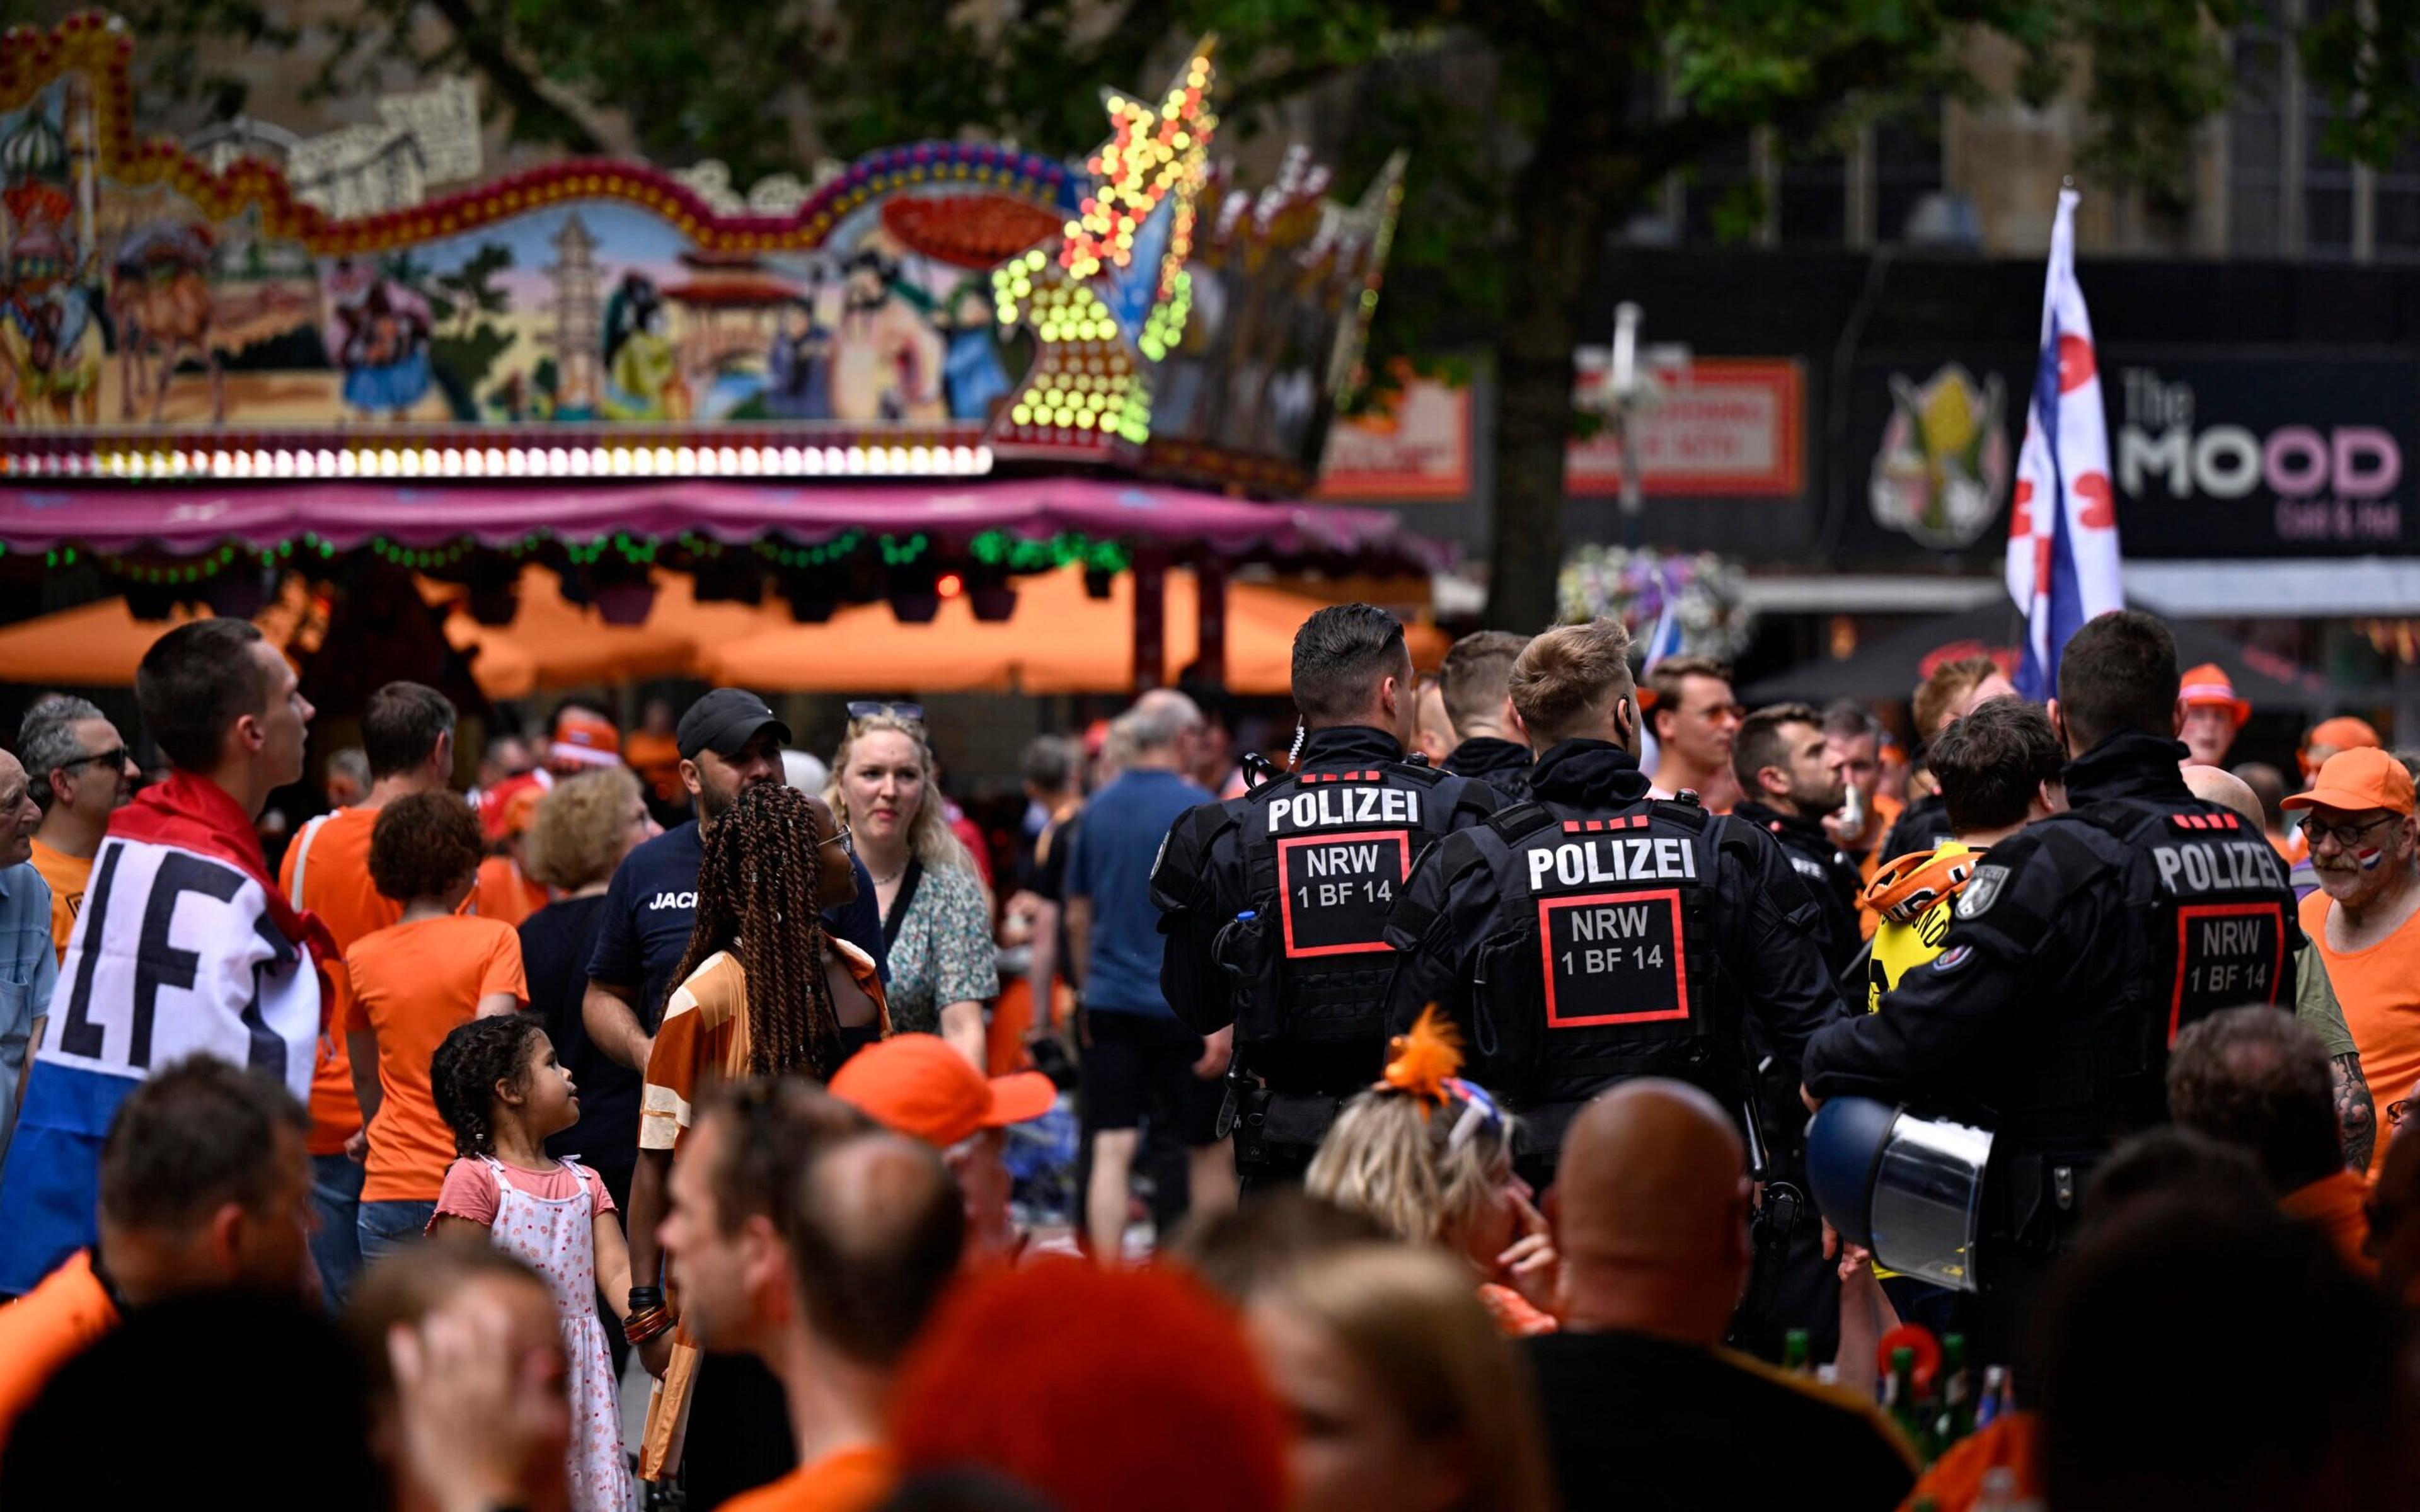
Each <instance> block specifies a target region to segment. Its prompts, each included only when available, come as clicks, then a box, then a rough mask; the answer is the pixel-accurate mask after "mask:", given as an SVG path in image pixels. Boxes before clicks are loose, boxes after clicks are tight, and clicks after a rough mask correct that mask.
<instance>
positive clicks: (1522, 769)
mask: <svg viewBox="0 0 2420 1512" xmlns="http://www.w3.org/2000/svg"><path fill="white" fill-rule="evenodd" d="M1445 769H1446V770H1447V771H1449V772H1451V773H1453V774H1454V775H1455V776H1456V777H1475V778H1477V779H1480V780H1481V781H1482V782H1484V783H1486V784H1487V785H1488V786H1489V787H1492V788H1494V789H1495V790H1496V792H1497V796H1499V797H1501V798H1503V799H1504V801H1506V802H1507V803H1518V802H1520V801H1521V800H1522V799H1523V798H1526V797H1528V795H1529V772H1530V764H1529V748H1528V747H1527V746H1523V745H1518V744H1515V743H1514V742H1512V741H1510V740H1498V739H1497V738H1496V737H1495V736H1494V735H1473V736H1471V737H1470V738H1469V739H1468V740H1466V741H1464V742H1463V743H1462V744H1461V745H1459V746H1456V747H1455V748H1453V752H1452V754H1450V755H1449V756H1448V757H1446V759H1445Z"/></svg>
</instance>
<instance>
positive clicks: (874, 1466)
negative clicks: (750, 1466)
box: [722, 1443, 899, 1512]
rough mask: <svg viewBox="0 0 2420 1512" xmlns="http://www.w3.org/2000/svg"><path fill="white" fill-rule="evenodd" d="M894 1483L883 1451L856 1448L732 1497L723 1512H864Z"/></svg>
mask: <svg viewBox="0 0 2420 1512" xmlns="http://www.w3.org/2000/svg"><path fill="white" fill-rule="evenodd" d="M898 1479H899V1466H898V1464H897V1463H896V1462H895V1461H894V1460H892V1458H891V1451H890V1450H889V1449H888V1448H886V1447H884V1446H883V1445H881V1444H878V1443H868V1444H861V1445H859V1446H858V1447H857V1448H854V1449H843V1450H840V1451H839V1452H837V1453H834V1454H828V1455H826V1456H824V1457H823V1458H821V1459H818V1460H816V1461H815V1462H814V1464H812V1465H800V1466H799V1468H798V1469H796V1470H794V1471H792V1472H790V1473H788V1474H786V1475H784V1476H783V1477H782V1478H781V1479H780V1480H777V1481H774V1482H772V1483H771V1484H770V1485H767V1486H759V1487H757V1488H756V1489H754V1490H752V1491H749V1492H746V1493H744V1494H742V1495H739V1496H735V1497H733V1498H732V1499H731V1500H730V1501H728V1502H725V1503H723V1504H722V1506H723V1512H864V1509H865V1508H867V1507H870V1506H873V1505H875V1504H877V1503H879V1502H880V1501H881V1500H882V1499H883V1498H884V1497H886V1496H889V1495H890V1494H891V1489H892V1486H893V1485H894V1484H896V1483H897V1481H898Z"/></svg>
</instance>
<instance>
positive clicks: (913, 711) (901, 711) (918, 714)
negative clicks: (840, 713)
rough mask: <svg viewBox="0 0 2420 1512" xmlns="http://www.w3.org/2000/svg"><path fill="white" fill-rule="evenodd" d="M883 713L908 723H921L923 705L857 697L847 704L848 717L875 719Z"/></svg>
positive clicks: (922, 719)
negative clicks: (884, 701)
mask: <svg viewBox="0 0 2420 1512" xmlns="http://www.w3.org/2000/svg"><path fill="white" fill-rule="evenodd" d="M885 715H888V716H889V717H892V718H893V719H905V720H907V722H908V723H909V724H923V722H924V705H923V704H922V703H883V702H876V700H873V699H858V700H856V701H854V702H851V703H850V704H849V706H848V717H850V718H852V719H875V718H880V717H883V716H885Z"/></svg>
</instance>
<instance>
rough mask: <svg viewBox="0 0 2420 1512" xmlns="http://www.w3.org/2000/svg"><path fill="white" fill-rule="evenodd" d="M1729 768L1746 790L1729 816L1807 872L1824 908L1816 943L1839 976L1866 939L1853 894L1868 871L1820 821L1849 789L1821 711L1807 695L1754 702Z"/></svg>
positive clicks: (1862, 886)
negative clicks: (1828, 745) (1830, 749)
mask: <svg viewBox="0 0 2420 1512" xmlns="http://www.w3.org/2000/svg"><path fill="white" fill-rule="evenodd" d="M1731 768H1732V770H1733V772H1734V773H1736V774H1737V776H1738V778H1739V785H1740V791H1741V793H1743V794H1745V797H1743V798H1742V799H1741V800H1740V803H1739V806H1738V807H1737V808H1735V809H1733V810H1731V812H1732V814H1733V816H1734V817H1737V818H1740V819H1744V820H1745V821H1746V822H1747V823H1749V824H1752V825H1757V826H1758V827H1759V828H1761V829H1763V830H1766V831H1768V832H1769V833H1770V834H1771V835H1772V836H1773V838H1774V840H1775V841H1777V842H1779V844H1780V846H1781V851H1782V854H1783V855H1785V856H1789V857H1790V866H1791V870H1792V871H1794V872H1797V873H1798V874H1799V876H1801V877H1803V878H1805V879H1806V882H1807V891H1809V892H1811V893H1813V894H1814V895H1815V903H1816V906H1817V907H1818V908H1819V909H1821V910H1822V911H1823V920H1822V923H1821V925H1820V927H1819V929H1818V933H1817V944H1818V945H1819V946H1820V947H1821V948H1822V949H1823V964H1824V965H1826V966H1827V967H1829V968H1830V969H1831V972H1832V975H1833V976H1834V977H1835V978H1838V976H1839V974H1840V973H1841V972H1842V971H1844V970H1846V969H1848V965H1849V963H1850V962H1851V961H1852V960H1854V958H1855V956H1856V954H1857V948H1858V946H1859V945H1860V944H1862V943H1863V940H1864V936H1863V934H1862V933H1860V932H1859V930H1858V928H1857V899H1858V897H1859V895H1860V894H1862V893H1863V892H1864V891H1865V879H1864V878H1863V877H1861V876H1859V875H1858V874H1857V863H1856V862H1855V861H1854V860H1852V859H1851V858H1850V857H1849V856H1847V855H1845V854H1844V853H1843V852H1842V851H1841V850H1840V848H1839V847H1838V845H1835V844H1834V843H1833V842H1832V837H1831V835H1830V834H1829V833H1828V832H1826V831H1825V829H1824V828H1823V820H1824V817H1825V816H1826V815H1828V814H1831V813H1832V812H1834V811H1835V810H1838V808H1839V807H1840V804H1841V802H1842V800H1843V799H1844V798H1845V797H1846V795H1847V786H1846V784H1845V783H1844V782H1843V780H1842V779H1841V775H1840V769H1839V768H1838V766H1836V765H1834V764H1832V763H1831V762H1830V761H1829V760H1828V759H1827V755H1826V751H1825V744H1824V737H1823V716H1822V715H1820V714H1818V713H1816V712H1815V710H1814V709H1812V708H1810V707H1808V706H1807V704H1804V703H1776V704H1773V705H1772V706H1770V707H1767V708H1761V709H1759V710H1757V711H1756V712H1755V713H1754V714H1751V715H1749V716H1748V717H1747V719H1746V721H1745V723H1743V724H1742V725H1741V726H1740V731H1739V739H1738V741H1737V743H1736V744H1734V745H1733V747H1732V748H1731Z"/></svg>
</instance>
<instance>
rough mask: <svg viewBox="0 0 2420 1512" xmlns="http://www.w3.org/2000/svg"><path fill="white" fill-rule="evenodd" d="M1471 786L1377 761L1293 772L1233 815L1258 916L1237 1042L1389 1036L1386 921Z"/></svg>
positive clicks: (1252, 927)
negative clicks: (1415, 863)
mask: <svg viewBox="0 0 2420 1512" xmlns="http://www.w3.org/2000/svg"><path fill="white" fill-rule="evenodd" d="M1465 780H1466V779H1459V778H1453V777H1450V776H1448V775H1447V774H1445V773H1443V772H1439V771H1435V770H1434V769H1432V768H1430V767H1426V766H1415V765H1412V764H1408V763H1397V762H1379V763H1373V764H1370V765H1368V766H1363V767H1357V768H1353V769H1350V770H1346V771H1341V772H1302V773H1297V774H1295V775H1294V776H1292V777H1287V778H1283V779H1280V780H1278V781H1275V782H1272V783H1270V784H1269V785H1268V786H1266V787H1264V788H1258V789H1255V790H1254V791H1253V792H1252V793H1251V794H1250V795H1249V796H1247V797H1245V798H1243V799H1242V800H1240V801H1238V802H1237V803H1235V804H1234V805H1233V806H1232V809H1233V813H1234V822H1235V829H1236V834H1235V842H1236V844H1237V846H1238V847H1240V851H1241V855H1242V856H1243V862H1244V878H1245V886H1246V888H1247V893H1248V896H1249V898H1250V900H1251V908H1252V911H1253V914H1254V916H1255V917H1254V918H1252V919H1251V920H1249V929H1248V930H1247V931H1246V932H1245V933H1248V934H1249V936H1250V937H1251V939H1250V945H1249V949H1247V950H1246V951H1245V952H1243V954H1244V959H1243V960H1242V961H1241V962H1240V963H1238V968H1239V972H1240V974H1241V975H1242V976H1244V977H1245V978H1246V979H1247V981H1248V986H1247V988H1246V991H1245V994H1244V998H1243V1000H1242V1001H1241V1002H1240V1003H1239V1005H1238V1011H1237V1013H1236V1016H1235V1032H1236V1036H1237V1038H1239V1039H1241V1040H1242V1041H1245V1042H1246V1043H1248V1044H1249V1043H1251V1042H1253V1041H1269V1040H1277V1039H1285V1040H1291V1041H1349V1040H1357V1039H1369V1038H1373V1037H1375V1038H1377V1039H1380V1040H1383V1039H1384V1038H1385V1036H1386V998H1387V983H1388V978H1389V977H1390V976H1391V975H1392V974H1393V971H1394V964H1395V962H1394V950H1393V949H1392V948H1391V947H1389V946H1388V944H1387V941H1386V930H1387V913H1388V909H1390V908H1392V907H1393V906H1394V903H1395V894H1396V893H1397V892H1398V891H1399V890H1401V888H1402V887H1403V886H1404V878H1405V877H1407V876H1409V875H1410V874H1411V871H1412V862H1413V861H1415V860H1417V859H1418V858H1419V855H1420V853H1421V852H1422V851H1424V850H1426V849H1427V848H1428V846H1429V843H1430V842H1431V841H1435V840H1436V839H1437V838H1438V837H1440V836H1442V835H1444V834H1445V833H1446V831H1447V830H1448V829H1450V827H1451V826H1452V824H1453V809H1454V804H1455V802H1456V801H1457V800H1458V799H1459V797H1460V796H1461V794H1462V785H1463V782H1464V781H1465Z"/></svg>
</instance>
